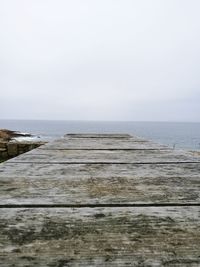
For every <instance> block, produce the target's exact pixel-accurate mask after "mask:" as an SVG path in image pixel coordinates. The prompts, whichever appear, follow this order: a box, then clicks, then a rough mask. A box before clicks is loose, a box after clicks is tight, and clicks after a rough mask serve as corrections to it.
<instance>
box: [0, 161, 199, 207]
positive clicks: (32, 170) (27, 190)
mask: <svg viewBox="0 0 200 267" xmlns="http://www.w3.org/2000/svg"><path fill="white" fill-rule="evenodd" d="M122 203H123V204H141V203H142V204H155V203H157V204H166V203H168V204H169V203H176V204H177V205H178V204H183V203H185V204H191V203H193V204H198V203H199V204H200V164H178V165H177V164H169V165H167V164H164V165H162V164H160V165H159V164H158V165H155V166H154V165H153V166H152V165H151V164H144V165H141V164H139V165H132V164H127V165H125V166H124V165H118V164H113V165H110V164H69V165H68V164H67V165H63V164H53V165H52V164H43V165H40V164H29V163H27V164H18V165H17V166H16V165H14V164H5V165H4V167H3V166H2V167H1V168H0V205H8V204H34V205H35V204H64V205H91V204H92V205H94V204H107V205H110V204H112V205H113V204H122Z"/></svg>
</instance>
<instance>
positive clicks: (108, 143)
mask: <svg viewBox="0 0 200 267" xmlns="http://www.w3.org/2000/svg"><path fill="white" fill-rule="evenodd" d="M40 149H63V150H64V149H170V148H169V147H167V146H164V145H160V144H155V143H153V142H149V141H146V140H142V141H135V140H132V139H130V138H129V139H117V141H116V140H115V139H113V138H102V139H101V138H98V139H96V138H92V139H85V138H67V139H59V140H56V141H54V142H50V143H48V144H46V145H43V146H41V147H40Z"/></svg>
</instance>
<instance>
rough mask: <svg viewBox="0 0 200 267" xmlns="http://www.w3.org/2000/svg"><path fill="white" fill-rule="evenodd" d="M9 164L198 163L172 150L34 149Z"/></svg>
mask: <svg viewBox="0 0 200 267" xmlns="http://www.w3.org/2000/svg"><path fill="white" fill-rule="evenodd" d="M9 162H14V163H15V162H38V163H41V162H46V163H57V162H63V163H70V162H75V163H92V162H94V163H149V162H152V163H153V162H154V163H161V162H200V158H199V157H194V156H193V155H192V154H190V153H186V152H183V151H181V152H180V151H173V150H159V151H157V150H156V151H155V150H70V149H69V150H39V149H35V150H34V151H33V150H32V151H30V152H28V153H25V154H23V155H20V156H18V157H16V158H13V159H11V160H9Z"/></svg>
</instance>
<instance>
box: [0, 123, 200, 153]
mask: <svg viewBox="0 0 200 267" xmlns="http://www.w3.org/2000/svg"><path fill="white" fill-rule="evenodd" d="M0 129H9V130H15V131H20V132H23V133H31V134H33V135H34V136H33V138H35V139H39V140H41V141H43V140H46V141H51V140H55V139H57V138H60V137H62V136H63V135H65V134H67V133H129V134H131V135H136V136H140V137H143V138H146V139H149V140H152V141H154V142H157V143H161V144H165V145H168V146H169V147H172V148H176V149H185V150H197V151H200V123H199V122H197V123H193V122H139V121H137V122H135V121H62V120H57V121H53V120H0Z"/></svg>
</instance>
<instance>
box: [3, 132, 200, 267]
mask: <svg viewBox="0 0 200 267" xmlns="http://www.w3.org/2000/svg"><path fill="white" fill-rule="evenodd" d="M199 229H200V159H199V157H194V156H193V154H191V153H188V152H184V151H174V150H172V149H169V148H167V147H165V146H162V145H158V144H154V143H152V142H149V141H147V140H144V139H141V138H139V137H131V136H129V135H124V134H112V135H108V134H100V135H98V134H85V135H82V134H69V135H67V136H65V137H64V138H61V139H60V140H57V141H54V142H52V143H49V144H46V145H45V146H42V147H41V148H38V149H36V150H34V151H31V152H28V153H26V154H23V155H21V156H19V157H17V158H14V159H11V160H9V161H7V162H6V163H3V164H0V266H2V267H36V266H37V267H38V266H39V267H40V266H41V267H77V266H79V267H80V266H83V267H86V266H87V267H92V266H95V267H96V266H99V267H100V266H106V267H108V266H109V267H110V266H111V267H114V266H116V267H122V266H137V267H138V266H139V267H151V266H152V267H158V266H159V267H162V266H167V267H188V266H189V267H191V266H192V267H197V266H200V249H199V248H200V231H199Z"/></svg>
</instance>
